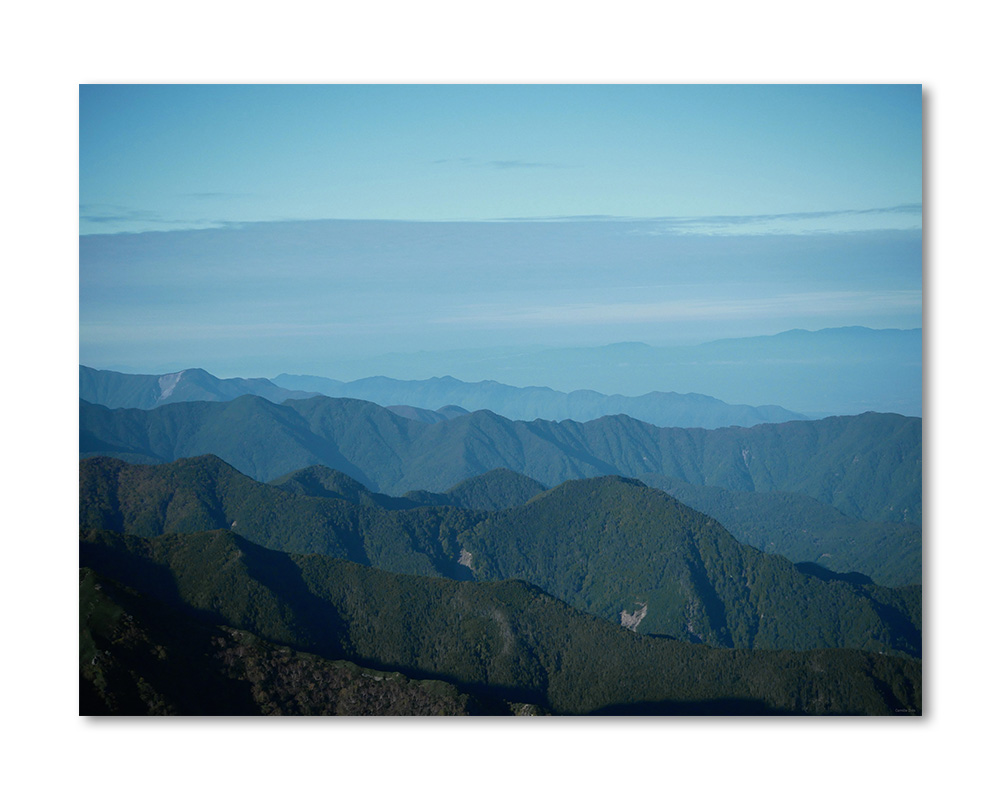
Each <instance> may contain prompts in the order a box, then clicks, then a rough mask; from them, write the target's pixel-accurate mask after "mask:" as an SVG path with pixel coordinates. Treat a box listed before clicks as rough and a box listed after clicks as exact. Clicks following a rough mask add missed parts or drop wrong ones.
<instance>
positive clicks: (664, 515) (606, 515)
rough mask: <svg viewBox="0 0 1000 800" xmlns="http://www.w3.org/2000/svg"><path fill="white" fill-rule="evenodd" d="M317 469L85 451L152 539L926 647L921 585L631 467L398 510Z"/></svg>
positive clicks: (109, 502) (95, 484)
mask: <svg viewBox="0 0 1000 800" xmlns="http://www.w3.org/2000/svg"><path fill="white" fill-rule="evenodd" d="M307 474H308V475H310V476H313V477H315V475H314V473H312V472H309V473H307ZM320 476H321V477H322V478H323V485H324V486H326V487H334V488H336V489H337V491H336V492H333V491H332V489H331V490H325V491H329V492H330V495H331V496H310V495H306V494H302V493H295V492H292V491H288V490H286V489H283V488H279V487H278V486H271V485H265V484H260V483H257V482H255V481H253V480H252V479H250V478H248V477H246V476H245V475H242V474H240V473H239V472H237V471H236V470H234V469H233V468H232V467H230V466H229V465H227V464H225V463H224V462H223V461H221V460H220V459H218V458H216V457H214V456H202V457H199V458H194V459H186V460H182V461H178V462H176V463H173V464H169V465H156V466H150V465H133V464H127V463H125V462H122V461H118V460H114V459H109V458H95V459H86V460H84V461H82V462H81V465H80V527H81V529H83V530H88V529H96V530H102V529H103V530H114V531H122V532H125V533H129V534H136V535H140V536H146V537H155V536H161V535H163V534H172V533H187V532H194V531H200V530H207V529H216V528H224V529H229V530H233V531H235V532H236V533H238V534H240V535H241V536H243V537H245V538H247V539H249V540H250V541H252V542H255V543H257V544H259V545H262V546H265V547H268V548H272V549H275V550H283V551H287V552H292V553H320V554H324V555H330V556H336V557H339V558H345V559H349V560H351V561H354V562H357V563H360V564H364V565H371V566H376V567H379V568H382V569H387V570H392V571H394V572H401V573H408V574H414V575H426V576H443V577H448V578H454V579H466V580H468V579H471V578H473V577H475V578H478V579H480V580H497V579H503V578H512V577H514V578H520V579H523V580H527V581H529V582H531V583H533V584H536V585H538V586H540V587H541V588H542V589H544V590H545V591H547V592H549V593H551V594H553V595H555V596H556V597H559V598H560V599H562V600H564V601H566V602H568V603H570V604H572V605H574V606H576V607H578V608H580V609H582V610H585V611H588V612H590V613H593V614H596V615H598V616H601V617H603V618H605V619H608V620H611V621H615V622H621V623H622V624H624V623H625V622H627V619H625V618H624V617H623V613H624V614H633V613H635V612H636V611H637V609H639V608H641V609H642V611H641V615H642V616H641V618H640V619H639V620H638V621H637V622H636V623H635V625H634V626H635V627H636V628H637V629H638V630H640V631H641V632H643V633H653V634H666V635H670V636H673V637H676V638H681V639H686V640H690V641H696V642H698V641H704V642H708V643H711V644H715V645H721V646H727V647H767V648H791V649H809V648H816V647H854V648H860V649H866V650H871V651H875V652H889V653H897V654H905V655H910V656H919V654H920V625H921V623H920V589H919V587H909V588H903V589H887V588H884V587H880V586H876V585H874V584H870V583H867V584H864V583H858V582H856V581H852V580H843V579H839V578H838V576H835V575H829V574H825V575H815V574H814V575H810V574H805V573H804V572H803V571H802V570H801V569H797V568H795V567H794V566H793V565H792V563H791V562H789V561H788V560H786V559H784V558H781V557H779V556H773V555H765V554H763V553H760V552H758V551H757V550H754V549H753V548H750V547H748V546H746V545H741V544H739V543H738V542H736V541H735V540H734V539H733V538H732V537H731V536H730V535H729V534H728V533H727V532H726V530H725V529H724V528H722V526H720V525H719V524H718V523H717V522H715V521H714V520H712V519H710V518H708V517H706V516H704V515H703V514H700V513H698V512H696V511H694V510H692V509H690V508H687V507H686V506H684V505H682V504H681V503H679V502H677V501H676V500H674V499H672V498H670V497H669V496H667V495H665V494H664V493H662V492H660V491H657V490H654V489H650V488H648V487H646V486H644V485H642V484H641V483H639V482H638V481H635V480H629V479H624V478H618V477H604V478H595V479H588V480H581V481H571V482H568V483H566V484H563V485H561V486H559V487H557V488H555V489H553V490H550V491H548V492H545V493H543V494H540V495H538V496H536V497H534V498H533V499H531V500H530V501H529V502H527V503H526V504H524V505H521V506H517V507H515V508H512V509H510V510H507V511H499V512H485V511H472V510H468V509H462V508H457V507H452V506H434V507H415V508H409V509H389V508H385V507H384V506H383V505H382V504H381V503H380V502H377V501H373V500H371V499H370V498H371V497H372V496H373V495H372V494H371V493H369V492H367V490H365V489H364V488H363V487H360V486H359V485H357V484H355V483H354V482H353V481H351V480H350V479H349V478H346V477H342V478H340V479H338V478H337V477H336V476H335V474H334V473H332V472H331V471H329V470H324V471H322V472H321V473H320ZM495 477H496V479H497V480H498V481H501V482H502V479H503V478H505V477H509V476H504V475H502V474H501V475H497V476H495ZM514 485H521V484H520V483H515V484H514ZM348 494H350V495H352V496H353V497H354V500H353V501H351V500H347V499H344V497H345V495H348ZM376 499H377V496H376ZM389 499H391V498H389Z"/></svg>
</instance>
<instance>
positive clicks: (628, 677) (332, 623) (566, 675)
mask: <svg viewBox="0 0 1000 800" xmlns="http://www.w3.org/2000/svg"><path fill="white" fill-rule="evenodd" d="M80 557H81V566H82V567H84V568H85V570H87V571H85V572H84V573H83V578H82V591H83V593H84V596H85V597H86V598H87V600H86V601H85V602H82V603H81V627H82V633H81V682H82V683H81V686H82V690H81V702H82V703H83V704H84V710H86V709H98V710H99V709H100V708H101V707H102V706H101V704H102V703H103V704H104V705H103V707H104V708H107V709H108V710H114V708H112V706H113V705H114V704H116V703H117V704H118V706H117V707H118V708H119V709H121V708H124V707H127V708H130V709H133V710H134V713H138V710H139V709H140V708H142V704H146V708H147V711H148V712H149V713H157V712H158V713H223V712H221V711H219V710H218V709H217V708H216V710H209V709H207V708H203V707H202V706H201V705H200V702H201V701H200V700H199V697H203V696H205V695H204V694H202V693H207V694H211V692H213V691H214V690H215V689H214V688H213V687H215V688H219V687H221V690H222V693H221V694H220V695H219V696H220V697H223V698H225V697H232V698H234V699H233V701H232V702H233V705H232V707H231V708H228V709H227V710H226V711H225V713H269V712H270V713H274V711H275V710H276V709H280V708H288V707H289V706H287V705H285V706H282V703H286V704H287V703H291V702H293V700H292V699H291V698H292V697H298V696H299V695H297V694H296V690H295V688H294V687H295V686H301V684H302V682H305V683H306V684H308V682H309V680H312V679H313V678H320V677H322V675H323V674H324V670H327V669H328V668H329V666H328V665H327V664H326V663H323V662H317V661H310V660H309V658H310V657H311V656H318V657H320V658H321V659H325V660H327V661H337V660H344V661H348V662H351V664H352V665H354V666H352V667H347V668H346V669H348V671H350V670H351V669H354V668H359V669H361V670H365V669H369V670H370V669H374V670H379V671H382V672H398V673H401V674H402V675H404V676H406V679H407V680H410V681H425V680H435V681H442V682H444V683H446V684H451V687H448V686H440V685H437V684H435V686H434V687H428V686H427V685H421V686H411V685H410V684H409V683H401V684H400V686H399V687H397V688H398V689H399V691H400V692H403V693H404V694H405V695H406V696H407V697H409V698H410V702H412V703H413V704H414V707H420V708H434V709H435V710H434V711H433V712H428V713H438V711H442V712H447V711H449V710H450V711H455V710H460V709H462V708H469V705H468V703H473V702H486V703H487V705H486V706H482V707H484V708H486V709H487V710H488V709H489V705H488V704H489V703H491V702H492V703H494V704H495V703H501V704H502V708H503V709H505V710H506V713H510V712H511V711H512V710H517V709H518V708H519V706H517V705H512V704H525V703H526V704H531V705H535V706H540V707H542V708H544V709H547V710H550V711H551V712H552V713H557V714H589V713H597V712H603V713H628V711H627V710H628V709H632V710H641V713H650V712H651V710H652V709H657V711H655V712H654V713H668V712H670V713H672V712H678V711H680V712H682V713H704V710H705V709H706V708H708V709H712V708H715V709H719V710H720V711H721V710H722V709H725V713H796V714H896V713H908V714H909V713H919V712H920V708H921V667H920V662H919V661H918V660H913V659H903V658H893V657H889V656H880V655H876V654H873V653H863V652H859V651H854V650H816V651H809V652H800V653H795V652H787V651H747V650H725V649H716V648H711V647H707V646H704V645H695V644H689V643H685V642H676V641H671V640H668V639H663V638H659V637H648V636H641V635H639V634H636V633H633V632H632V631H629V630H625V629H624V628H622V627H620V626H618V625H614V624H612V623H609V622H605V621H603V620H600V619H596V618H594V617H592V616H590V615H588V614H584V613H582V612H579V611H576V610H574V609H572V608H571V607H569V606H567V605H566V604H565V603H562V602H560V601H559V600H557V599H555V598H553V597H551V596H550V595H548V594H546V593H544V592H542V591H540V590H538V589H537V588H535V587H533V586H531V585H529V584H527V583H524V582H521V581H502V582H499V583H472V582H458V581H450V580H444V579H439V578H426V577H419V576H412V575H398V574H393V573H388V572H384V571H382V570H378V569H374V568H371V567H365V566H361V565H359V564H354V563H351V562H347V561H343V560H340V559H334V558H329V557H325V556H318V555H311V556H302V555H290V554H287V553H279V552H276V551H273V550H267V549H265V548H261V547H259V546H256V545H254V544H252V543H250V542H248V541H246V540H245V539H242V538H241V537H239V536H237V535H236V534H234V533H232V532H228V531H217V532H205V533H192V534H184V535H165V536H161V537H158V538H156V539H142V538H138V537H134V536H128V535H124V534H115V533H106V532H105V533H102V532H90V533H87V534H84V535H82V536H81V556H80ZM109 579H110V581H114V582H116V583H119V584H121V585H122V586H123V587H124V588H119V587H117V586H115V585H114V584H113V583H110V582H109V583H107V586H110V587H111V588H110V589H101V588H98V585H100V586H101V587H104V586H105V583H103V582H107V581H109ZM106 597H110V599H105V598H106ZM153 601H155V602H153ZM161 604H162V605H163V606H166V607H169V611H168V612H164V613H166V614H167V616H170V615H173V614H183V615H185V619H190V621H191V623H190V624H198V625H200V626H205V627H203V628H202V630H203V631H204V632H203V634H202V636H201V638H199V637H197V636H196V637H194V638H193V639H185V642H186V644H184V645H182V646H180V647H178V646H177V645H176V643H172V642H170V641H167V642H163V641H159V637H160V636H161V635H166V634H164V633H163V630H164V629H163V627H162V626H159V623H158V622H156V621H154V622H150V621H149V619H151V617H147V616H146V614H147V613H148V614H150V615H154V616H155V614H157V613H160V612H158V611H156V609H158V608H161ZM162 619H163V618H161V620H162ZM187 624H188V623H187V622H185V623H182V625H187ZM220 626H224V628H226V629H235V631H236V633H235V634H234V633H233V632H232V630H228V631H227V630H223V628H222V627H220ZM171 630H172V629H171ZM247 634H249V635H251V636H252V637H257V638H258V639H263V640H265V641H264V642H263V643H260V644H259V647H260V648H262V649H260V650H257V651H255V652H256V655H255V657H254V658H253V659H251V660H249V661H247V662H246V664H245V665H243V666H239V667H236V668H233V667H232V665H231V664H230V665H229V666H228V667H226V668H225V669H209V670H206V669H204V668H203V666H204V664H205V663H206V662H205V660H206V659H209V660H212V659H214V661H212V663H213V664H218V663H219V661H220V660H221V662H222V663H223V664H225V662H226V658H227V655H226V654H227V653H229V654H230V655H233V650H232V648H233V646H234V645H232V644H224V643H220V642H219V641H218V640H219V639H222V640H224V642H225V641H230V642H236V643H237V646H241V645H239V642H244V644H246V640H244V639H241V637H245V636H246V635H247ZM178 635H183V634H178ZM213 637H214V638H213ZM227 637H228V640H227ZM213 642H214V644H213ZM104 643H110V644H111V645H112V648H114V649H112V648H109V647H102V645H103V644H104ZM251 644H252V642H251V643H250V644H246V646H248V647H249V646H251ZM253 646H254V647H256V646H258V645H255V644H254V645H253ZM213 647H214V648H215V649H214V650H213V649H212V648H213ZM272 647H276V648H291V649H292V650H295V651H300V652H301V653H306V654H310V656H301V655H298V654H296V653H292V652H289V651H287V650H285V651H275V650H271V649H270V648H272ZM185 648H187V649H185ZM276 652H277V654H276ZM144 653H151V654H154V655H155V657H156V658H157V659H158V660H159V661H161V662H165V666H168V667H170V670H169V671H167V672H165V671H163V670H160V671H159V672H156V671H154V672H153V673H150V674H148V676H147V675H141V674H138V673H137V672H136V671H135V670H134V669H132V668H131V666H130V662H129V658H133V657H134V658H135V659H138V661H142V659H143V658H146V656H145V655H144ZM88 656H89V658H88ZM147 660H148V658H147ZM276 662H280V663H281V664H283V665H285V666H284V667H283V668H281V669H278V668H277V667H275V666H274V664H275V663H276ZM133 663H135V662H133ZM296 665H297V666H296ZM175 666H176V667H177V669H178V672H176V673H175V672H174V671H173V668H174V667H175ZM105 667H106V668H105ZM233 669H235V671H233ZM227 670H228V671H227ZM255 670H256V671H255ZM296 670H298V672H297V673H296ZM310 670H311V672H310ZM303 672H304V673H308V674H307V675H306V676H305V677H300V678H295V679H292V678H290V677H289V675H290V674H293V673H295V674H298V675H300V676H301V675H302V674H303ZM251 673H253V675H251ZM164 674H167V675H178V676H190V677H191V678H193V681H192V682H191V683H187V682H179V681H175V682H171V681H170V680H166V681H164V680H162V676H163V675H164ZM361 680H368V679H366V678H362V679H361ZM350 683H351V682H350V680H348V679H345V680H344V682H342V683H341V684H338V685H344V684H347V685H348V686H349V685H350ZM264 686H266V687H269V688H268V690H267V691H262V690H261V689H260V688H259V687H264ZM254 687H258V688H254ZM274 687H278V688H274ZM281 687H285V688H281ZM289 687H291V688H289ZM452 687H454V688H452ZM310 691H312V690H310V689H309V688H308V686H307V687H306V689H305V690H304V694H303V697H302V699H301V700H300V701H294V702H302V703H305V706H306V707H308V708H310V709H313V712H312V713H327V711H329V710H331V709H333V708H335V707H337V708H339V707H340V706H339V703H340V700H341V699H342V698H340V696H339V695H338V697H337V699H336V701H335V700H334V699H332V698H327V699H325V700H324V699H322V698H317V697H316V695H315V694H310V693H309V692H310ZM345 691H347V692H348V693H350V692H351V691H355V690H352V689H349V688H348V689H345ZM177 692H187V695H186V696H185V697H184V698H183V699H180V700H175V695H176V693H177ZM268 692H271V693H270V694H269V693H268ZM248 693H250V695H251V696H252V697H253V704H251V705H247V704H245V703H244V704H243V705H240V703H241V702H242V701H243V700H245V698H246V696H247V694H248ZM429 694H430V695H436V696H437V697H438V699H439V702H438V704H437V705H434V702H435V701H434V700H433V698H431V697H429V696H428V695H429ZM463 695H468V696H469V698H470V699H469V700H464V699H463V697H462V696H463ZM109 698H110V699H109ZM137 698H138V700H137ZM241 698H242V700H241ZM476 698H484V699H485V701H484V700H476ZM335 703H336V704H337V705H336V706H335ZM371 707H373V708H377V707H378V706H377V702H376V703H375V705H374V706H371ZM495 708H496V706H494V709H495ZM125 713H128V712H125ZM294 713H302V712H294ZM491 713H496V712H495V711H494V712H491Z"/></svg>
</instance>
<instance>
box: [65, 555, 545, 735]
mask: <svg viewBox="0 0 1000 800" xmlns="http://www.w3.org/2000/svg"><path fill="white" fill-rule="evenodd" d="M140 584H141V581H140ZM537 712H538V709H537V708H536V707H534V706H530V705H526V704H506V703H503V702H495V701H494V702H490V701H486V702H483V701H482V700H481V699H480V698H476V697H473V696H471V695H469V694H467V693H463V692H459V691H458V689H457V688H456V687H455V686H453V685H451V684H448V683H445V682H443V681H433V680H430V681H428V680H411V679H409V678H407V677H406V676H404V675H402V674H400V673H398V672H384V671H380V670H373V669H366V668H363V667H360V666H358V665H357V664H354V663H351V662H349V661H344V660H336V661H332V660H330V659H325V658H322V657H321V656H317V655H315V654H313V653H306V652H301V651H296V650H293V649H292V648H290V647H287V646H281V645H277V644H275V643H273V642H269V641H268V640H266V639H262V638H261V637H259V636H255V635H254V634H252V633H250V632H249V631H244V630H238V629H235V628H231V627H221V626H217V625H211V624H206V623H205V622H203V621H199V620H198V619H196V618H195V617H193V616H192V615H191V614H190V613H187V612H185V611H184V610H183V609H179V608H177V607H175V606H172V605H169V604H167V603H164V602H162V601H158V600H155V599H153V598H152V597H149V596H147V595H144V594H142V593H140V592H137V591H136V590H135V589H130V588H128V587H126V586H122V585H121V584H119V583H118V582H116V581H113V580H111V579H109V578H106V577H103V576H100V575H98V574H97V573H95V572H94V571H93V570H91V569H88V568H83V569H81V570H80V713H81V714H83V715H87V716H92V715H105V714H114V715H121V714H125V715H129V716H135V715H205V714H212V715H241V716H247V715H263V714H268V715H273V714H281V715H289V714H291V715H350V716H371V715H379V716H385V715H393V716H398V715H408V716H416V715H419V716H428V715H467V714H532V713H537Z"/></svg>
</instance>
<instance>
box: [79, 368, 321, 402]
mask: <svg viewBox="0 0 1000 800" xmlns="http://www.w3.org/2000/svg"><path fill="white" fill-rule="evenodd" d="M245 394H252V395H257V396H259V397H263V398H265V399H267V400H270V401H271V402H272V403H281V402H282V401H284V400H288V399H289V398H304V397H312V396H314V395H315V392H300V391H296V390H289V389H285V388H283V387H281V386H276V385H275V384H273V383H272V382H271V381H269V380H267V379H265V378H216V377H215V376H214V375H211V374H209V373H208V372H206V371H205V370H203V369H185V370H181V371H180V372H174V373H170V374H167V375H129V374H126V373H122V372H112V371H110V370H103V369H91V368H90V367H85V366H83V365H82V364H81V365H80V399H81V400H86V401H87V402H89V403H97V404H98V405H102V406H107V407H108V408H144V409H150V408H157V407H158V406H162V405H166V404H167V403H184V402H189V401H191V400H211V401H219V402H221V401H226V400H235V399H236V398H237V397H240V396H241V395H245Z"/></svg>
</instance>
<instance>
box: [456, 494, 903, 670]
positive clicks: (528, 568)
mask: <svg viewBox="0 0 1000 800" xmlns="http://www.w3.org/2000/svg"><path fill="white" fill-rule="evenodd" d="M459 538H460V541H461V542H462V545H463V547H464V548H465V549H466V551H467V552H468V553H470V556H469V559H468V560H469V563H470V566H471V568H472V571H473V573H474V574H475V576H476V578H477V579H479V580H503V579H509V578H517V579H520V580H525V581H528V582H530V583H533V584H535V585H537V586H539V587H541V588H542V589H544V590H545V591H547V592H549V593H551V594H553V595H555V596H556V597H558V598H560V599H561V600H564V601H566V602H567V603H569V604H570V605H572V606H574V607H576V608H579V609H581V610H583V611H587V612H589V613H592V614H595V615H596V616H599V617H603V618H605V619H610V620H620V621H621V623H622V624H623V625H624V624H627V623H630V618H631V620H632V621H631V623H630V624H631V625H632V627H633V628H634V629H636V630H639V631H642V632H645V633H653V634H661V635H669V636H671V637H673V638H678V639H686V640H689V641H695V642H707V643H709V644H712V645H716V646H724V647H764V648H773V649H798V650H802V649H807V648H814V647H853V648H861V649H866V650H873V651H877V652H891V653H896V654H906V655H914V656H919V655H920V652H921V633H920V625H921V623H920V595H921V593H920V589H919V587H910V588H905V589H895V590H893V589H886V588H884V587H880V586H876V585H874V584H871V583H867V584H864V583H860V584H859V583H857V582H854V581H848V580H843V579H841V578H840V576H836V575H833V574H830V573H827V574H823V576H822V578H821V577H818V576H817V575H810V574H805V573H804V572H803V571H801V570H799V569H796V567H795V566H794V565H793V564H792V563H791V562H790V561H788V560H787V559H785V558H781V557H778V556H770V555H766V554H763V553H761V552H759V551H758V550H755V549H753V548H751V547H749V546H747V545H742V544H740V543H738V542H737V541H736V540H735V539H733V538H732V536H730V535H729V533H728V532H727V531H726V530H725V529H724V528H722V526H721V525H719V524H718V523H717V522H716V521H715V520H712V519H711V518H709V517H706V516H704V515H703V514H700V513H698V512H696V511H694V510H693V509H690V508H688V507H687V506H684V505H682V504H681V503H679V502H677V501H676V500H674V499H673V498H671V497H669V496H667V495H665V494H663V493H662V492H658V491H655V490H651V489H649V488H647V487H646V486H644V485H643V484H641V483H640V482H639V481H635V480H630V479H626V478H619V477H605V478H592V479H588V480H582V481H571V482H569V483H565V484H563V485H561V486H558V487H556V488H555V489H552V490H550V491H548V492H546V493H544V494H542V495H539V496H537V497H535V498H534V499H532V500H531V501H529V502H528V503H526V504H525V505H523V506H520V507H518V508H514V509H511V510H509V511H506V512H501V513H498V514H493V515H491V516H490V517H489V518H487V519H486V520H484V521H483V522H481V523H479V524H478V525H477V526H476V528H475V529H474V530H473V532H472V534H471V536H464V535H460V537H459ZM637 613H638V618H635V615H636V614H637Z"/></svg>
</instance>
